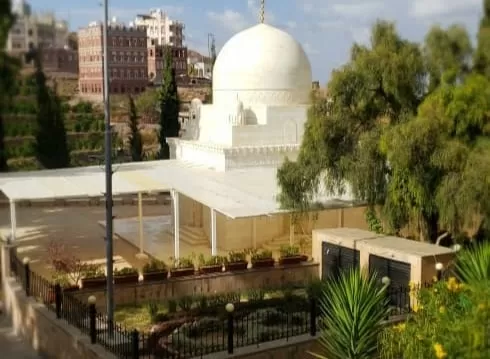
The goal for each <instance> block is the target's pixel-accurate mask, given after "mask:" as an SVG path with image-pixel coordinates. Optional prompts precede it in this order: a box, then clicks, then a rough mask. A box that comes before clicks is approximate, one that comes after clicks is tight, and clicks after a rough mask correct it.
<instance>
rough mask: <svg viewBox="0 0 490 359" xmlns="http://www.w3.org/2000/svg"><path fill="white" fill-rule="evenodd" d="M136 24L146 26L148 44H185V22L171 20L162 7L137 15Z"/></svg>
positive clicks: (178, 45) (177, 45)
mask: <svg viewBox="0 0 490 359" xmlns="http://www.w3.org/2000/svg"><path fill="white" fill-rule="evenodd" d="M134 24H135V25H136V26H144V27H145V28H146V35H147V37H148V46H158V45H160V46H161V45H170V46H175V47H177V48H178V47H183V46H184V40H185V36H184V24H183V23H181V22H179V21H176V20H171V19H170V18H169V17H168V15H167V13H165V12H164V11H162V10H161V9H152V10H150V13H149V14H147V15H137V16H136V18H135V20H134Z"/></svg>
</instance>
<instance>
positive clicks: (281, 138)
mask: <svg viewBox="0 0 490 359" xmlns="http://www.w3.org/2000/svg"><path fill="white" fill-rule="evenodd" d="M243 54H247V56H244V55H243ZM311 84H312V75H311V66H310V62H309V60H308V57H307V55H306V53H305V51H304V50H303V48H302V46H301V45H300V44H299V43H298V42H297V41H296V40H295V39H294V38H293V37H291V36H290V35H289V34H287V33H286V32H284V31H282V30H280V29H277V28H275V27H273V26H270V25H267V24H264V23H261V24H258V25H255V26H253V27H251V28H249V29H246V30H244V31H242V32H240V33H238V34H236V35H235V36H233V37H232V38H231V39H230V40H229V41H228V42H227V43H226V44H225V45H224V47H223V48H222V50H221V51H220V53H219V55H218V57H217V60H216V63H215V68H214V71H213V103H212V104H206V105H204V104H202V103H201V102H200V101H199V100H194V101H193V102H192V106H191V119H190V120H189V122H188V123H187V124H186V127H185V128H184V130H185V131H184V135H183V136H182V137H181V138H170V139H168V142H169V144H170V147H171V157H172V159H170V160H166V161H154V162H144V163H132V164H125V165H121V166H120V167H119V168H118V170H117V171H116V172H115V174H114V176H113V188H114V194H140V193H148V192H161V191H170V192H171V194H172V199H173V211H172V216H173V217H172V224H173V226H172V227H173V228H174V229H175V230H173V229H171V230H169V232H170V233H171V234H172V237H171V238H173V240H174V255H175V257H179V255H180V253H179V248H180V242H181V241H185V242H187V243H188V244H191V245H203V244H205V245H206V246H208V248H210V249H211V253H212V254H217V253H218V250H222V251H229V250H238V249H244V248H251V247H258V246H262V245H266V244H267V243H270V242H271V241H276V243H282V242H284V241H285V242H286V243H289V241H294V234H295V232H296V233H302V234H306V235H308V236H311V230H312V229H313V228H315V227H316V228H318V227H337V226H344V225H346V226H348V225H349V223H347V221H348V217H347V216H345V219H344V210H343V209H342V208H344V207H350V206H352V204H353V202H352V199H351V197H350V196H349V195H345V196H336V197H333V196H323V197H321V200H322V202H323V204H324V206H325V208H327V209H330V210H325V211H322V212H320V213H319V214H318V216H317V218H316V219H315V220H307V221H306V222H304V223H300V224H297V225H296V226H295V225H293V223H292V222H291V216H290V215H289V214H288V213H286V212H285V211H283V210H282V209H281V208H280V205H279V203H278V201H277V194H278V193H279V188H278V184H277V178H276V174H277V168H278V166H280V165H281V164H282V163H283V161H284V159H285V158H286V157H288V158H290V159H292V160H295V159H296V157H297V155H298V152H299V149H300V145H301V142H302V139H303V132H304V125H305V122H306V119H307V109H308V105H309V98H310V91H311ZM104 186H105V183H104V173H103V172H102V171H101V170H100V168H98V167H97V168H94V167H89V168H79V169H66V170H58V171H38V172H27V173H20V174H7V175H2V176H0V189H1V190H2V191H3V192H4V193H5V194H6V196H7V197H9V198H10V201H11V217H12V235H13V237H15V218H16V214H15V213H16V212H15V208H16V203H17V202H18V201H22V200H27V199H30V200H36V199H44V198H77V197H81V196H86V197H91V196H93V197H96V196H101V194H102V193H103V192H104V188H105V187H104ZM140 198H141V196H140ZM357 216H358V215H357ZM143 220H144V219H143V218H142V217H140V221H143ZM357 220H358V219H357ZM141 228H143V226H142V225H141V226H140V246H141V250H142V251H144V250H146V249H145V248H144V247H145V243H144V240H143V237H144V233H143V230H142V229H141ZM116 230H117V228H116ZM162 240H165V239H162ZM149 254H153V253H149Z"/></svg>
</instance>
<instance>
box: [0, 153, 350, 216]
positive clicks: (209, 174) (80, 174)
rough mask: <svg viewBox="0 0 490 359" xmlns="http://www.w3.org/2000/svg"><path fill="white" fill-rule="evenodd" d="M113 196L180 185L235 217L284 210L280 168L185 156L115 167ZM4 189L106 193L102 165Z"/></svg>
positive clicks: (20, 196)
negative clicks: (222, 167)
mask: <svg viewBox="0 0 490 359" xmlns="http://www.w3.org/2000/svg"><path fill="white" fill-rule="evenodd" d="M113 168H114V175H113V180H112V187H113V194H114V195H124V194H136V193H156V192H164V191H169V190H171V189H174V190H175V191H177V192H179V193H182V194H183V195H185V196H187V197H189V198H192V199H194V200H196V201H198V202H200V203H202V204H204V205H205V206H208V207H210V208H214V209H215V210H216V211H218V212H220V213H222V214H224V215H226V216H228V217H230V218H245V217H256V216H263V215H273V214H276V213H280V212H283V211H282V210H281V209H280V207H279V204H278V203H277V200H276V195H277V193H278V186H277V179H276V169H275V168H270V167H264V168H262V167H254V168H247V169H242V170H232V171H227V172H217V171H214V170H213V169H209V168H204V167H199V166H195V165H191V164H188V163H185V162H182V161H179V160H165V161H151V162H139V163H128V164H122V165H117V164H116V165H114V166H113ZM0 190H1V191H2V192H3V193H4V194H5V195H6V196H7V197H8V198H9V199H10V200H11V201H15V202H17V201H22V200H31V201H35V200H46V199H69V198H83V197H100V196H102V195H103V194H104V193H105V173H104V168H103V167H102V166H92V167H83V168H70V169H62V170H44V171H32V172H19V173H7V174H2V175H0ZM324 202H325V203H324V204H325V205H326V206H327V207H331V208H340V207H346V206H350V205H352V203H353V201H352V198H351V197H350V196H348V195H346V196H342V197H327V198H325V199H324Z"/></svg>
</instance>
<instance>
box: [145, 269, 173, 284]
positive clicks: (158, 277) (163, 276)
mask: <svg viewBox="0 0 490 359" xmlns="http://www.w3.org/2000/svg"><path fill="white" fill-rule="evenodd" d="M143 278H144V279H143V281H145V282H161V281H164V280H167V278H168V271H161V272H148V273H143Z"/></svg>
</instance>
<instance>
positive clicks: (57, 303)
mask: <svg viewBox="0 0 490 359" xmlns="http://www.w3.org/2000/svg"><path fill="white" fill-rule="evenodd" d="M61 296H62V293H61V285H60V284H59V283H56V284H55V286H54V304H55V307H56V318H58V319H60V318H61Z"/></svg>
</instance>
